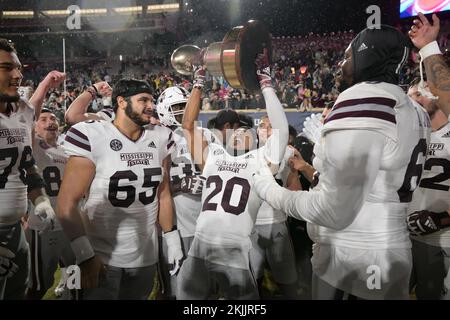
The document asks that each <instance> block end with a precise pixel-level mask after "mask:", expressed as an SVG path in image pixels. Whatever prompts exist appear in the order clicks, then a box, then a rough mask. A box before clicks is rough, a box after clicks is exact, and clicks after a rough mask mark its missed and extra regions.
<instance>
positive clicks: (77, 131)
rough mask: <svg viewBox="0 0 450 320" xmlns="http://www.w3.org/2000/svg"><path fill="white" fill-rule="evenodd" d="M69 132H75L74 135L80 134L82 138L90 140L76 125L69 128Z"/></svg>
mask: <svg viewBox="0 0 450 320" xmlns="http://www.w3.org/2000/svg"><path fill="white" fill-rule="evenodd" d="M69 132H71V133H73V134H74V135H77V136H79V137H80V138H82V139H84V140H86V141H87V142H89V138H88V137H87V136H86V135H85V134H84V133H82V132H80V131H79V130H77V129H75V128H74V127H72V128H70V129H69Z"/></svg>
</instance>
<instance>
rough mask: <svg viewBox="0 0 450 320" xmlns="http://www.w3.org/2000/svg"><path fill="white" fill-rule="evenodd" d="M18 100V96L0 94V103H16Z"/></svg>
mask: <svg viewBox="0 0 450 320" xmlns="http://www.w3.org/2000/svg"><path fill="white" fill-rule="evenodd" d="M19 100H20V96H19V95H17V96H10V95H7V94H3V93H0V102H17V101H19Z"/></svg>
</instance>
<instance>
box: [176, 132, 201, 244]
mask: <svg viewBox="0 0 450 320" xmlns="http://www.w3.org/2000/svg"><path fill="white" fill-rule="evenodd" d="M173 138H174V141H175V148H174V149H173V152H172V154H171V158H172V167H171V168H170V180H171V182H172V183H179V182H180V180H181V179H183V178H184V177H186V176H191V175H194V174H200V169H199V168H198V166H196V165H194V162H193V161H192V156H191V153H190V152H189V147H188V145H187V140H186V138H185V137H184V134H183V130H182V129H181V128H177V129H176V130H175V131H174V135H173ZM173 201H174V203H175V211H176V219H177V227H178V230H179V231H180V234H181V236H182V237H192V236H194V233H195V224H196V221H197V218H198V215H199V214H200V211H201V197H200V196H194V195H189V194H186V193H181V192H180V193H178V194H177V195H174V196H173Z"/></svg>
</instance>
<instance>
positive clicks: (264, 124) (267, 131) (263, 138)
mask: <svg viewBox="0 0 450 320" xmlns="http://www.w3.org/2000/svg"><path fill="white" fill-rule="evenodd" d="M271 135H272V125H271V124H270V121H269V118H267V117H264V118H262V119H261V122H260V123H259V126H258V138H259V141H260V142H261V144H265V143H266V142H267V139H269V137H270V136H271Z"/></svg>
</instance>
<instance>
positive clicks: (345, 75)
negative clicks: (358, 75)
mask: <svg viewBox="0 0 450 320" xmlns="http://www.w3.org/2000/svg"><path fill="white" fill-rule="evenodd" d="M352 56H353V54H352V47H351V45H349V46H348V47H347V49H346V50H345V53H344V59H343V60H342V61H341V62H339V67H340V70H339V72H338V74H337V75H336V84H337V85H338V88H339V91H340V92H342V91H344V90H345V89H347V88H349V87H351V86H352V84H353V61H352V58H353V57H352Z"/></svg>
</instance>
